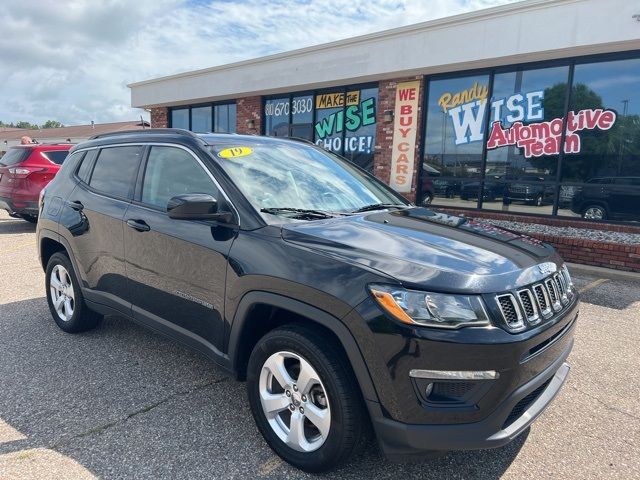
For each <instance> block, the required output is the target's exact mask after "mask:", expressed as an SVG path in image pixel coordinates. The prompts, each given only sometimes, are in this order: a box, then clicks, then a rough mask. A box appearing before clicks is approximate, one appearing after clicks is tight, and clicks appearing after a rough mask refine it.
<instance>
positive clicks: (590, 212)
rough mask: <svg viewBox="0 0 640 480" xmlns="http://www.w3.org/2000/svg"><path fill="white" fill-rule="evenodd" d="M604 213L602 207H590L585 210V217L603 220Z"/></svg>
mask: <svg viewBox="0 0 640 480" xmlns="http://www.w3.org/2000/svg"><path fill="white" fill-rule="evenodd" d="M604 215H605V214H604V210H603V209H602V207H589V208H587V209H586V210H585V211H584V218H586V219H587V220H602V219H603V218H604Z"/></svg>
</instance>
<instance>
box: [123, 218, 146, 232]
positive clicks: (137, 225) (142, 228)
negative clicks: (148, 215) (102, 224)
mask: <svg viewBox="0 0 640 480" xmlns="http://www.w3.org/2000/svg"><path fill="white" fill-rule="evenodd" d="M127 225H129V226H130V227H131V228H133V229H134V230H137V231H139V232H148V231H149V230H151V227H150V226H149V225H147V222H145V221H144V220H133V219H129V220H127Z"/></svg>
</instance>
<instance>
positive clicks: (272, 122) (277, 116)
mask: <svg viewBox="0 0 640 480" xmlns="http://www.w3.org/2000/svg"><path fill="white" fill-rule="evenodd" d="M290 108H291V104H290V101H289V97H282V98H272V99H270V100H267V101H266V102H265V103H264V125H265V127H264V132H265V135H269V136H272V137H288V136H289V111H290Z"/></svg>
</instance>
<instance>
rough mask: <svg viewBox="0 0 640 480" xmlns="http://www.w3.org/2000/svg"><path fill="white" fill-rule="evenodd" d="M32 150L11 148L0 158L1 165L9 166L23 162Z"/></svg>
mask: <svg viewBox="0 0 640 480" xmlns="http://www.w3.org/2000/svg"><path fill="white" fill-rule="evenodd" d="M30 152H31V149H29V148H10V149H9V150H8V151H7V153H5V154H4V155H3V156H2V158H0V166H3V167H8V166H10V165H15V164H17V163H22V162H24V161H25V160H26V159H27V157H28V156H29V153H30Z"/></svg>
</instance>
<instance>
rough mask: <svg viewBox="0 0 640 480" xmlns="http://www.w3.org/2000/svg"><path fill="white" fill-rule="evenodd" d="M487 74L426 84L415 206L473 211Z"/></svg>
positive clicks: (480, 155)
mask: <svg viewBox="0 0 640 480" xmlns="http://www.w3.org/2000/svg"><path fill="white" fill-rule="evenodd" d="M488 85H489V75H477V76H466V77H457V78H448V79H444V80H434V81H431V82H430V83H429V98H428V100H427V122H426V127H425V139H424V161H423V162H422V171H421V172H420V182H421V185H420V187H421V189H420V192H421V198H419V199H418V202H419V203H421V204H428V203H431V201H433V202H434V203H436V204H439V205H451V206H459V207H475V206H476V198H477V197H478V192H479V189H480V180H481V179H482V171H481V170H482V139H483V129H484V122H485V117H484V115H485V112H486V102H487V96H488Z"/></svg>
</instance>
